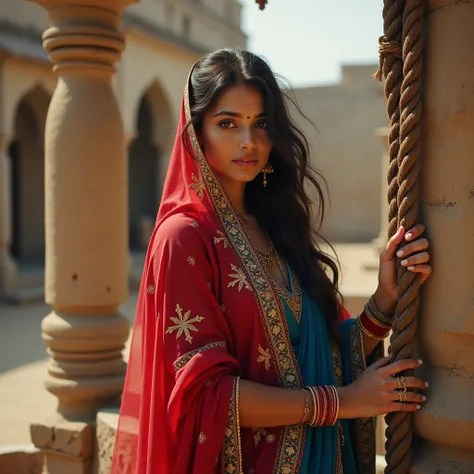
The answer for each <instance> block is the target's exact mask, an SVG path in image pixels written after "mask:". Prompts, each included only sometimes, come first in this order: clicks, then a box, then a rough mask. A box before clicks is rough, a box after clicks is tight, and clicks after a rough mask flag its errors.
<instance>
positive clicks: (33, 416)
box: [0, 244, 377, 446]
mask: <svg viewBox="0 0 474 474" xmlns="http://www.w3.org/2000/svg"><path fill="white" fill-rule="evenodd" d="M336 250H337V253H338V255H339V258H340V260H341V264H342V268H343V275H344V278H343V282H342V291H343V294H344V295H345V296H348V297H349V296H354V295H355V296H357V295H361V296H363V295H366V294H370V292H372V291H374V290H375V287H376V282H377V273H376V271H375V270H367V269H366V264H367V263H372V264H375V263H376V262H377V261H376V259H375V257H374V255H375V254H374V251H373V248H372V247H371V246H370V245H367V244H341V245H338V246H337V247H336ZM136 299H137V295H136V294H132V295H131V296H130V299H129V300H128V301H127V302H126V303H125V304H124V305H123V306H122V308H121V311H122V314H123V315H125V316H126V317H127V318H128V319H129V320H130V322H131V323H132V322H133V317H134V311H135V305H136ZM49 311H50V309H49V307H48V306H47V305H46V304H34V305H26V306H8V305H0V446H1V445H6V444H27V443H29V442H30V434H29V424H30V423H31V422H32V421H35V420H39V419H41V418H44V417H46V416H47V415H49V414H50V413H52V412H53V411H54V410H55V406H56V399H55V397H54V396H52V395H51V394H50V393H49V392H48V391H46V389H45V388H44V385H43V378H44V375H45V372H46V367H47V355H46V346H45V344H44V342H43V340H42V339H41V320H42V319H43V318H44V316H45V315H47V314H48V312H49Z"/></svg>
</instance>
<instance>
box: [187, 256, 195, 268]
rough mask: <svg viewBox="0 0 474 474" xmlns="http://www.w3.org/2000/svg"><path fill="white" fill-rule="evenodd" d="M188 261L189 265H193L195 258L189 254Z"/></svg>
mask: <svg viewBox="0 0 474 474" xmlns="http://www.w3.org/2000/svg"><path fill="white" fill-rule="evenodd" d="M188 263H189V265H191V266H192V267H194V265H196V259H195V258H194V257H192V256H189V257H188Z"/></svg>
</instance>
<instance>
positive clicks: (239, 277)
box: [227, 263, 252, 291]
mask: <svg viewBox="0 0 474 474" xmlns="http://www.w3.org/2000/svg"><path fill="white" fill-rule="evenodd" d="M230 267H231V269H232V270H233V271H234V272H235V273H229V276H230V278H233V280H232V281H230V282H229V284H228V285H227V288H230V287H235V285H237V284H238V290H239V291H240V290H241V289H242V288H244V287H245V288H246V289H247V290H250V291H252V288H251V286H250V285H249V283H248V281H247V277H246V275H245V273H244V272H243V270H240V269H239V268H237V267H236V266H235V265H234V264H233V263H231V264H230Z"/></svg>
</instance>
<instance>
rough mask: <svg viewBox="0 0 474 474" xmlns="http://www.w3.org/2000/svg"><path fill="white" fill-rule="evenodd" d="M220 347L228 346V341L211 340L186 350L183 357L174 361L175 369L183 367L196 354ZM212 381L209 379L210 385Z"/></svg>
mask: <svg viewBox="0 0 474 474" xmlns="http://www.w3.org/2000/svg"><path fill="white" fill-rule="evenodd" d="M218 347H227V343H226V342H225V341H217V342H211V343H210V344H206V345H205V346H202V347H198V348H197V349H194V350H193V351H190V352H186V354H183V355H182V356H181V357H178V359H176V360H175V361H174V362H173V366H174V369H175V370H176V371H178V370H179V369H182V368H183V367H184V366H185V365H186V364H187V363H188V362H189V361H190V360H191V359H192V358H193V357H194V356H195V355H196V354H200V353H201V352H204V351H208V350H209V349H216V348H218ZM206 383H207V382H206ZM211 383H212V379H211V380H209V385H210V384H211Z"/></svg>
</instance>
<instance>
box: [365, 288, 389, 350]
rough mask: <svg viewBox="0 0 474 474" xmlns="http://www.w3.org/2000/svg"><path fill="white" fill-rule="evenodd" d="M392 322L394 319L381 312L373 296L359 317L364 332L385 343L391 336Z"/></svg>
mask: <svg viewBox="0 0 474 474" xmlns="http://www.w3.org/2000/svg"><path fill="white" fill-rule="evenodd" d="M392 320H393V317H390V316H387V315H385V314H383V313H382V311H380V310H379V308H378V307H377V305H376V304H375V300H374V296H373V295H372V296H371V297H370V299H369V301H367V303H365V306H364V311H363V312H362V314H361V315H360V316H359V323H360V328H361V330H362V332H364V333H365V334H367V336H369V337H372V338H373V339H377V340H379V341H383V340H384V339H385V338H386V337H387V336H388V335H389V334H390V331H391V329H392Z"/></svg>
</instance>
